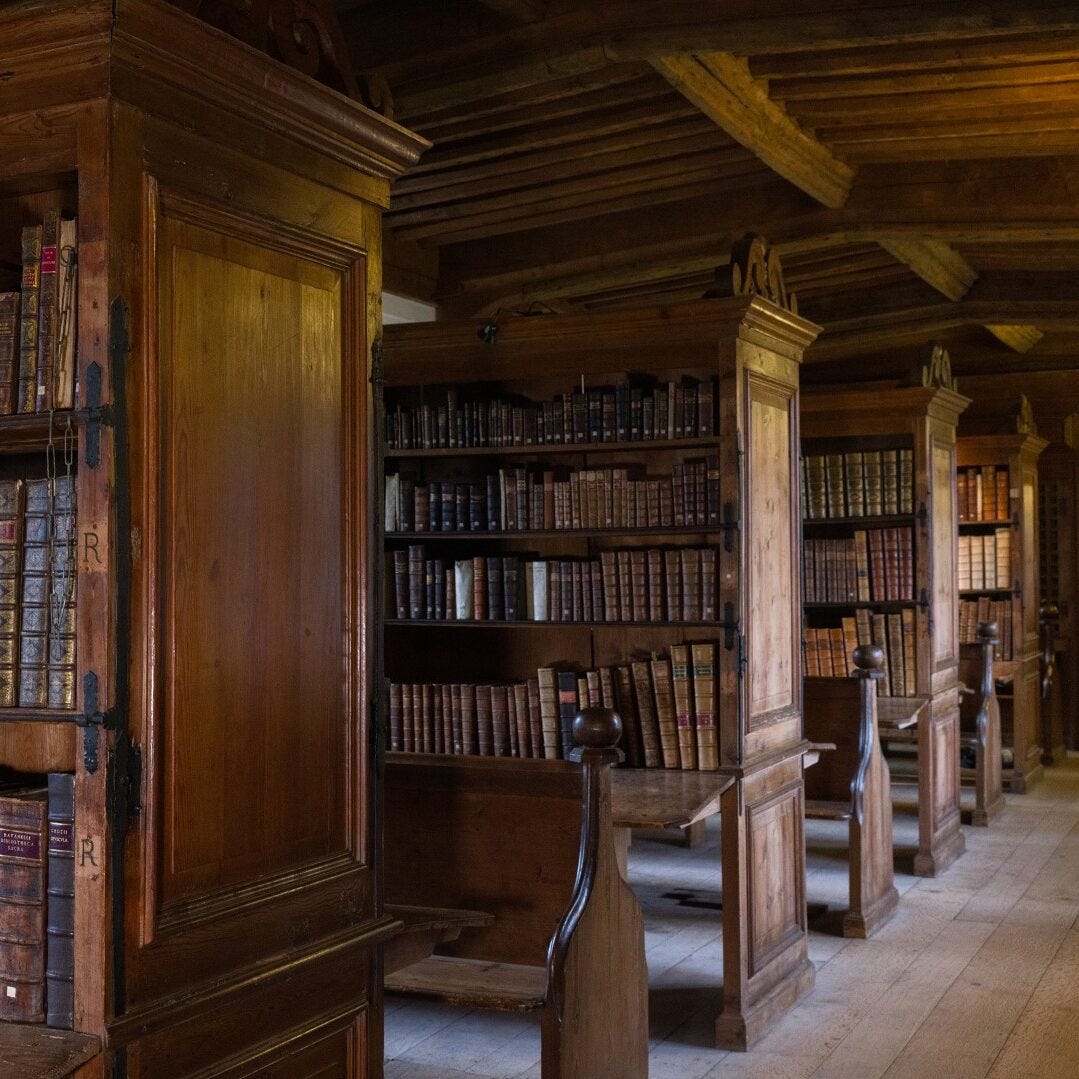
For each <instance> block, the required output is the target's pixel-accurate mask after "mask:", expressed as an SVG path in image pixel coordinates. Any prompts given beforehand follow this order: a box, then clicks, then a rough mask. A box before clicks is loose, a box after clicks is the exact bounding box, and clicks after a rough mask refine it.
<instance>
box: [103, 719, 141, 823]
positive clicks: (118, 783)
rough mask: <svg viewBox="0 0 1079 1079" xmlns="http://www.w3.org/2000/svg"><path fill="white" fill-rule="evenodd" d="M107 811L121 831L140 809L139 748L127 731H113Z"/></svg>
mask: <svg viewBox="0 0 1079 1079" xmlns="http://www.w3.org/2000/svg"><path fill="white" fill-rule="evenodd" d="M106 797H107V800H108V813H109V819H110V820H111V821H112V822H113V825H114V827H115V828H116V830H117V831H118V832H119V833H120V834H121V835H123V834H124V833H126V832H127V830H128V828H129V827H130V826H131V822H132V820H133V819H134V818H135V817H137V816H138V815H139V813H140V812H141V811H142V750H141V749H140V748H139V746H137V745H135V743H134V742H132V741H131V736H130V735H129V734H128V733H127V731H117V732H116V737H115V739H114V741H113V747H112V756H111V758H110V760H109V776H108V793H107V796H106Z"/></svg>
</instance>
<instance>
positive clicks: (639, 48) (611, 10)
mask: <svg viewBox="0 0 1079 1079" xmlns="http://www.w3.org/2000/svg"><path fill="white" fill-rule="evenodd" d="M1039 31H1043V32H1044V31H1052V32H1057V33H1065V32H1066V33H1076V32H1079V12H1077V11H1076V8H1075V5H1074V3H1072V2H1071V0H1042V2H1040V3H1036V4H1032V3H1017V2H1014V0H988V2H984V3H980V4H976V5H975V4H952V3H915V2H910V0H907V2H900V3H896V2H893V3H882V2H880V0H876V2H873V3H872V4H871V6H870V5H866V4H860V5H856V6H851V7H849V8H836V7H834V6H832V5H824V4H814V5H808V4H806V3H805V2H804V0H773V2H772V3H771V4H770V5H769V6H768V8H767V10H763V11H762V9H761V8H760V7H759V6H756V5H753V6H750V5H743V4H737V5H735V4H730V5H718V4H716V3H715V0H606V2H604V3H594V2H589V3H582V4H580V5H578V6H576V7H574V8H573V9H571V10H560V11H559V12H558V13H557V14H551V15H549V16H548V17H547V18H544V19H542V20H539V21H537V22H530V23H528V24H526V25H522V26H515V27H511V28H510V29H508V30H496V31H492V32H491V33H489V34H481V35H479V36H477V37H475V38H472V39H470V40H466V41H457V42H453V43H451V44H449V45H447V46H446V47H445V48H442V49H435V50H433V51H432V50H429V51H424V52H422V53H420V54H418V55H414V56H410V57H407V58H405V59H402V60H399V61H395V62H390V63H386V64H383V65H382V66H381V67H380V71H381V73H382V74H383V75H385V76H386V78H387V79H388V80H389V83H390V86H391V87H392V88H393V89H394V90H395V91H397V92H403V91H405V90H406V89H410V87H409V84H410V83H414V84H416V85H419V84H420V82H421V80H422V81H423V82H424V83H425V84H426V85H427V87H428V88H434V87H436V86H438V85H441V86H443V87H446V88H450V90H451V92H453V93H455V94H456V95H457V96H458V97H461V91H458V90H452V87H453V86H454V85H455V84H454V83H453V81H452V80H453V78H454V77H456V78H458V79H459V80H460V81H459V82H458V83H457V84H456V85H457V86H460V87H462V88H464V87H469V86H471V90H469V91H468V92H470V93H473V94H474V93H477V92H482V91H481V88H480V86H479V84H477V83H476V82H475V79H476V77H477V76H476V73H477V71H479V70H480V69H482V68H483V67H484V66H486V68H487V72H488V74H487V75H485V76H483V77H485V78H486V77H489V76H490V75H491V73H492V70H493V69H494V68H495V67H496V66H497V65H498V64H500V65H501V69H502V70H512V69H513V68H514V66H515V65H522V64H527V63H534V62H538V63H542V64H549V65H551V66H552V67H562V68H563V69H564V68H565V67H566V66H574V65H580V64H582V63H584V64H589V63H594V62H596V61H595V58H594V57H593V58H591V59H589V58H587V54H588V53H590V52H591V51H592V50H597V49H598V50H599V51H600V52H601V53H602V54H603V55H605V56H606V57H607V58H608V59H612V60H613V59H652V58H654V57H657V56H672V55H684V54H688V53H700V52H712V51H715V52H729V53H733V54H735V55H741V56H744V55H754V54H758V53H772V52H786V51H796V52H805V51H806V50H814V49H848V48H856V47H865V46H896V45H902V44H906V43H908V42H920V41H947V42H948V43H949V45H950V46H952V47H953V48H954V46H955V44H956V43H957V42H960V41H964V40H967V39H975V40H978V39H986V38H993V37H998V36H999V37H1004V36H1014V35H1016V34H1017V33H1028V32H1039ZM355 32H356V33H357V34H360V33H362V26H359V25H357V27H356V30H355ZM492 58H496V60H495V61H493V60H492ZM503 88H504V87H503ZM406 96H407V94H406ZM465 99H466V98H464V97H461V100H465Z"/></svg>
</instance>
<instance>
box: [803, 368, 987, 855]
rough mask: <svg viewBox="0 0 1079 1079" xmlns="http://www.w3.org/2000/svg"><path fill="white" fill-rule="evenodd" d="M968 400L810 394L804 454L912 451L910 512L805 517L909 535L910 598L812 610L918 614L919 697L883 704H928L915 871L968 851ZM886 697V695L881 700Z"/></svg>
mask: <svg viewBox="0 0 1079 1079" xmlns="http://www.w3.org/2000/svg"><path fill="white" fill-rule="evenodd" d="M968 404H969V401H968V400H967V398H965V397H962V396H960V395H959V394H957V393H954V392H953V391H951V390H948V389H940V388H932V387H922V386H917V387H894V388H888V387H882V388H880V389H874V390H850V391H843V392H827V393H825V392H820V393H808V392H807V393H805V394H803V396H802V416H801V420H802V454H803V457H807V456H809V455H811V454H822V453H823V454H842V453H865V452H867V451H868V452H872V451H881V450H887V451H895V450H906V451H909V452H910V453H911V454H912V481H913V498H912V502H911V504H910V505H909V506H908V507H907V509H909V510H910V512H909V513H904V514H899V515H896V516H894V517H882V518H873V517H855V518H850V517H845V518H842V519H839V520H831V519H824V520H819V521H818V520H807V519H805V518H803V522H802V526H803V531H804V536H805V539H807V540H808V539H811V538H813V537H816V536H841V537H844V538H846V537H851V536H853V534H854V532H855V531H856V530H859V529H865V528H875V527H886V528H890V527H896V528H909V529H911V536H912V540H913V571H914V572H913V578H914V582H913V583H914V589H913V594H912V597H911V598H910V599H909V600H906V601H903V602H899V603H896V602H885V603H882V604H881V603H876V602H871V603H869V604H863V603H856V602H851V603H846V604H840V605H837V606H834V607H833V606H831V605H828V606H825V607H820V608H814V607H812V606H810V607H807V609H806V623H807V626H809V627H813V626H820V625H827V626H832V625H838V624H839V619H840V617H841V616H844V615H845V616H848V617H850V616H853V614H854V610H855V609H856V608H857V607H868V608H869V609H870V610H871V611H874V612H886V613H895V612H896V611H902V610H903V609H904V608H905V609H906V610H909V611H913V619H914V626H915V633H914V648H913V655H914V669H915V678H914V679H913V688H914V694H913V695H909V694H907V693H902V694H893V697H892V700H891V701H889V702H888V708H887V709H885V708H884V707H883V703H882V728H884V733H883V735H882V737H883V738H884V739H885V740H886V741H887V740H888V733H887V724H886V722H885V719H886V717H887V716H888V715H890V714H898V713H899V712H901V711H902V710H903V709H904V708H907V709H908V710H909V711H910V712H912V713H913V712H915V711H918V710H919V708H920V707H921V705H922V703H923V702H924V703H926V704H927V707H926V708H925V709H924V711H923V712H922V718H921V719H920V720H919V722H918V724H917V751H918V786H919V791H918V852H917V854H916V855H915V859H914V871H915V873H917V874H919V875H921V876H934V875H936V874H937V873H939V872H940V871H941V870H942V869H944V868H945V867H946V866H948V865H949V864H951V862H952V861H954V860H955V858H956V857H958V855H959V854H961V853H962V852H963V849H964V840H963V833H962V830H961V828H960V819H959V701H958V664H959V639H958V630H959V627H958V597H957V591H956V577H955V563H956V508H955V485H954V476H955V460H956V456H955V454H956V450H955V446H956V435H955V428H956V422H957V420H958V418H959V415H960V413H961V412H962V411H963V410H964V409H965V408H966V407H967V405H968ZM883 701H884V698H882V702H883Z"/></svg>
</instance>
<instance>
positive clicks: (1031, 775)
mask: <svg viewBox="0 0 1079 1079" xmlns="http://www.w3.org/2000/svg"><path fill="white" fill-rule="evenodd" d="M1044 776H1045V768H1044V767H1043V766H1042V764H1041V761H1040V760H1039V761H1038V762H1037V763H1036V764H1030V763H1029V762H1028V764H1027V767H1026V768H1025V769H1019V768H1010V769H1006V770H1005V772H1004V781H1005V783H1007V784H1008V790H1009V791H1010V792H1011V793H1012V794H1028V793H1029V792H1030V791H1031V790H1032V789H1033V788H1034V787H1035V786H1037V784H1038V783H1040V782H1041V781H1042V779H1043V778H1044Z"/></svg>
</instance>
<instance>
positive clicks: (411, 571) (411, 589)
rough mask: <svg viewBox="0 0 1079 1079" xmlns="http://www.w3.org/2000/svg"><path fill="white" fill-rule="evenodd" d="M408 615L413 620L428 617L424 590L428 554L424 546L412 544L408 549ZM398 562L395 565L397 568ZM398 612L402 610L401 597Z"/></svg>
mask: <svg viewBox="0 0 1079 1079" xmlns="http://www.w3.org/2000/svg"><path fill="white" fill-rule="evenodd" d="M407 558H408V572H407V581H408V615H407V617H408V618H410V619H412V620H414V621H415V620H419V619H421V618H425V617H426V615H427V605H426V599H427V597H426V593H425V590H424V574H425V566H426V562H427V557H426V552H425V550H424V547H423V545H422V544H412V545H411V546H410V547H409V548H408V553H407ZM396 564H397V563H396V561H395V562H394V565H395V566H396ZM398 610H400V596H398Z"/></svg>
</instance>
